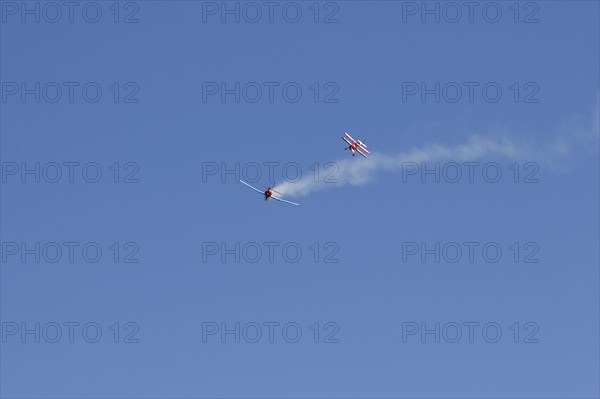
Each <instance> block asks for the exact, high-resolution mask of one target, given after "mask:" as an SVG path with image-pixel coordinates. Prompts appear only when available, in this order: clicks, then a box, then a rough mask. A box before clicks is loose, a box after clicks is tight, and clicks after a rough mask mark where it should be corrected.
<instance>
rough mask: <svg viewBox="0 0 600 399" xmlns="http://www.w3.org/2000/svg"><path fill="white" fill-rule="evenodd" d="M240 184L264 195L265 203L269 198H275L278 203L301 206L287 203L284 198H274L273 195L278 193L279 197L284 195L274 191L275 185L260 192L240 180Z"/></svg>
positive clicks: (290, 202)
mask: <svg viewBox="0 0 600 399" xmlns="http://www.w3.org/2000/svg"><path fill="white" fill-rule="evenodd" d="M240 183H244V184H245V185H246V186H248V187H250V188H251V189H252V190H254V191H256V192H257V193H260V194H262V195H264V196H265V201H266V200H268V199H269V198H273V199H274V200H276V201H281V202H285V203H286V204H291V205H296V206H300V204H296V203H295V202H292V201H286V200H284V199H282V198H278V197H275V196H273V193H277V194H279V195H283V194H281V193H280V192H278V191H275V190H274V187H275V184H273V186H272V187H265V191H262V190H259V189H258V188H255V187H252V186H251V185H249V184H248V183H246V182H245V181H243V180H240Z"/></svg>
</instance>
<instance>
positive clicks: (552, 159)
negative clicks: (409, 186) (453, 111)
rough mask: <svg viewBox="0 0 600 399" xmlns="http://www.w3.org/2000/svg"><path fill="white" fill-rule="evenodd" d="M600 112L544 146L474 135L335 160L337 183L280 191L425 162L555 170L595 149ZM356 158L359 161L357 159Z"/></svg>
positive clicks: (363, 178) (353, 180)
mask: <svg viewBox="0 0 600 399" xmlns="http://www.w3.org/2000/svg"><path fill="white" fill-rule="evenodd" d="M598 119H599V117H598V109H596V111H595V114H594V120H593V123H592V126H591V127H590V126H580V125H578V124H576V123H570V126H569V127H568V128H566V127H565V128H563V129H562V130H563V132H562V133H560V134H559V135H557V136H556V137H555V138H554V139H553V140H551V141H549V142H545V143H544V144H532V143H523V142H519V143H517V142H515V141H513V140H510V139H507V138H505V137H498V136H495V137H483V136H480V135H474V136H471V137H470V138H469V139H468V140H467V141H466V142H465V143H463V144H459V145H454V146H444V145H439V144H432V145H427V146H423V147H420V148H414V149H411V150H409V151H407V152H403V153H400V154H397V155H385V154H375V153H374V154H373V155H372V156H370V157H369V158H368V159H364V158H362V157H360V158H358V157H354V158H353V157H348V158H345V159H341V160H338V161H335V164H336V165H337V166H338V168H339V169H338V171H337V173H336V174H335V179H337V182H336V183H327V182H324V181H323V179H320V181H319V182H316V181H315V179H314V177H313V176H309V175H306V176H305V177H303V178H302V179H300V180H299V181H298V182H294V183H292V182H288V181H286V182H284V183H283V184H281V185H280V186H279V187H278V188H277V190H278V191H280V192H282V193H283V194H286V195H289V196H306V195H308V194H310V193H312V192H314V191H318V190H323V189H326V188H334V187H343V186H345V185H352V186H361V185H364V184H366V183H369V182H370V181H372V180H373V177H374V175H375V173H376V172H380V171H387V172H401V171H402V170H403V168H404V167H405V166H406V163H409V162H414V163H418V164H420V163H422V162H442V161H447V162H450V161H452V162H458V163H460V162H477V161H480V160H485V159H492V160H501V159H508V160H510V161H535V162H538V163H540V164H543V165H546V166H551V167H555V166H556V163H557V162H560V161H564V159H565V158H566V157H568V156H570V155H572V154H573V153H574V152H575V151H576V150H578V149H580V148H581V147H585V148H588V149H590V148H592V149H595V148H597V146H598V138H599V129H598V126H599V124H598ZM355 158H357V159H355Z"/></svg>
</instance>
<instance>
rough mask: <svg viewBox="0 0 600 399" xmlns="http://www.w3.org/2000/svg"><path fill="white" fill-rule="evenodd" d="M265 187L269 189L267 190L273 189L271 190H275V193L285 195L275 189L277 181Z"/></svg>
mask: <svg viewBox="0 0 600 399" xmlns="http://www.w3.org/2000/svg"><path fill="white" fill-rule="evenodd" d="M263 187H264V188H265V189H267V190H271V191H273V192H274V193H277V194H279V195H283V194H281V193H280V192H279V191H277V190H275V183H273V185H272V186H271V187H265V186H263Z"/></svg>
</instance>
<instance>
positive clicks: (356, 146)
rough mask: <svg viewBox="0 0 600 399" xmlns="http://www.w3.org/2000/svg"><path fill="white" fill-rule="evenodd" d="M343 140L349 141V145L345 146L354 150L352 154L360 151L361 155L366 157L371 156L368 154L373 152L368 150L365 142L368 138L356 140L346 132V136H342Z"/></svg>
mask: <svg viewBox="0 0 600 399" xmlns="http://www.w3.org/2000/svg"><path fill="white" fill-rule="evenodd" d="M342 140H344V141H345V142H346V143H348V147H346V148H344V150H350V151H352V156H354V155H355V152H358V153H359V154H360V155H362V156H363V157H365V158H368V157H369V156H368V155H367V154H371V153H370V152H369V150H367V145H366V144H365V143H364V142H365V141H366V140H363V141H360V140H354V139H353V138H352V137H350V135H349V134H348V133H346V132H344V136H342Z"/></svg>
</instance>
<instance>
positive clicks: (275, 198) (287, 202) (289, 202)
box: [271, 196, 300, 206]
mask: <svg viewBox="0 0 600 399" xmlns="http://www.w3.org/2000/svg"><path fill="white" fill-rule="evenodd" d="M271 198H272V199H274V200H276V201H281V202H285V203H286V204H292V205H296V206H300V204H296V203H295V202H292V201H286V200H284V199H281V198H277V197H273V196H271Z"/></svg>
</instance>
